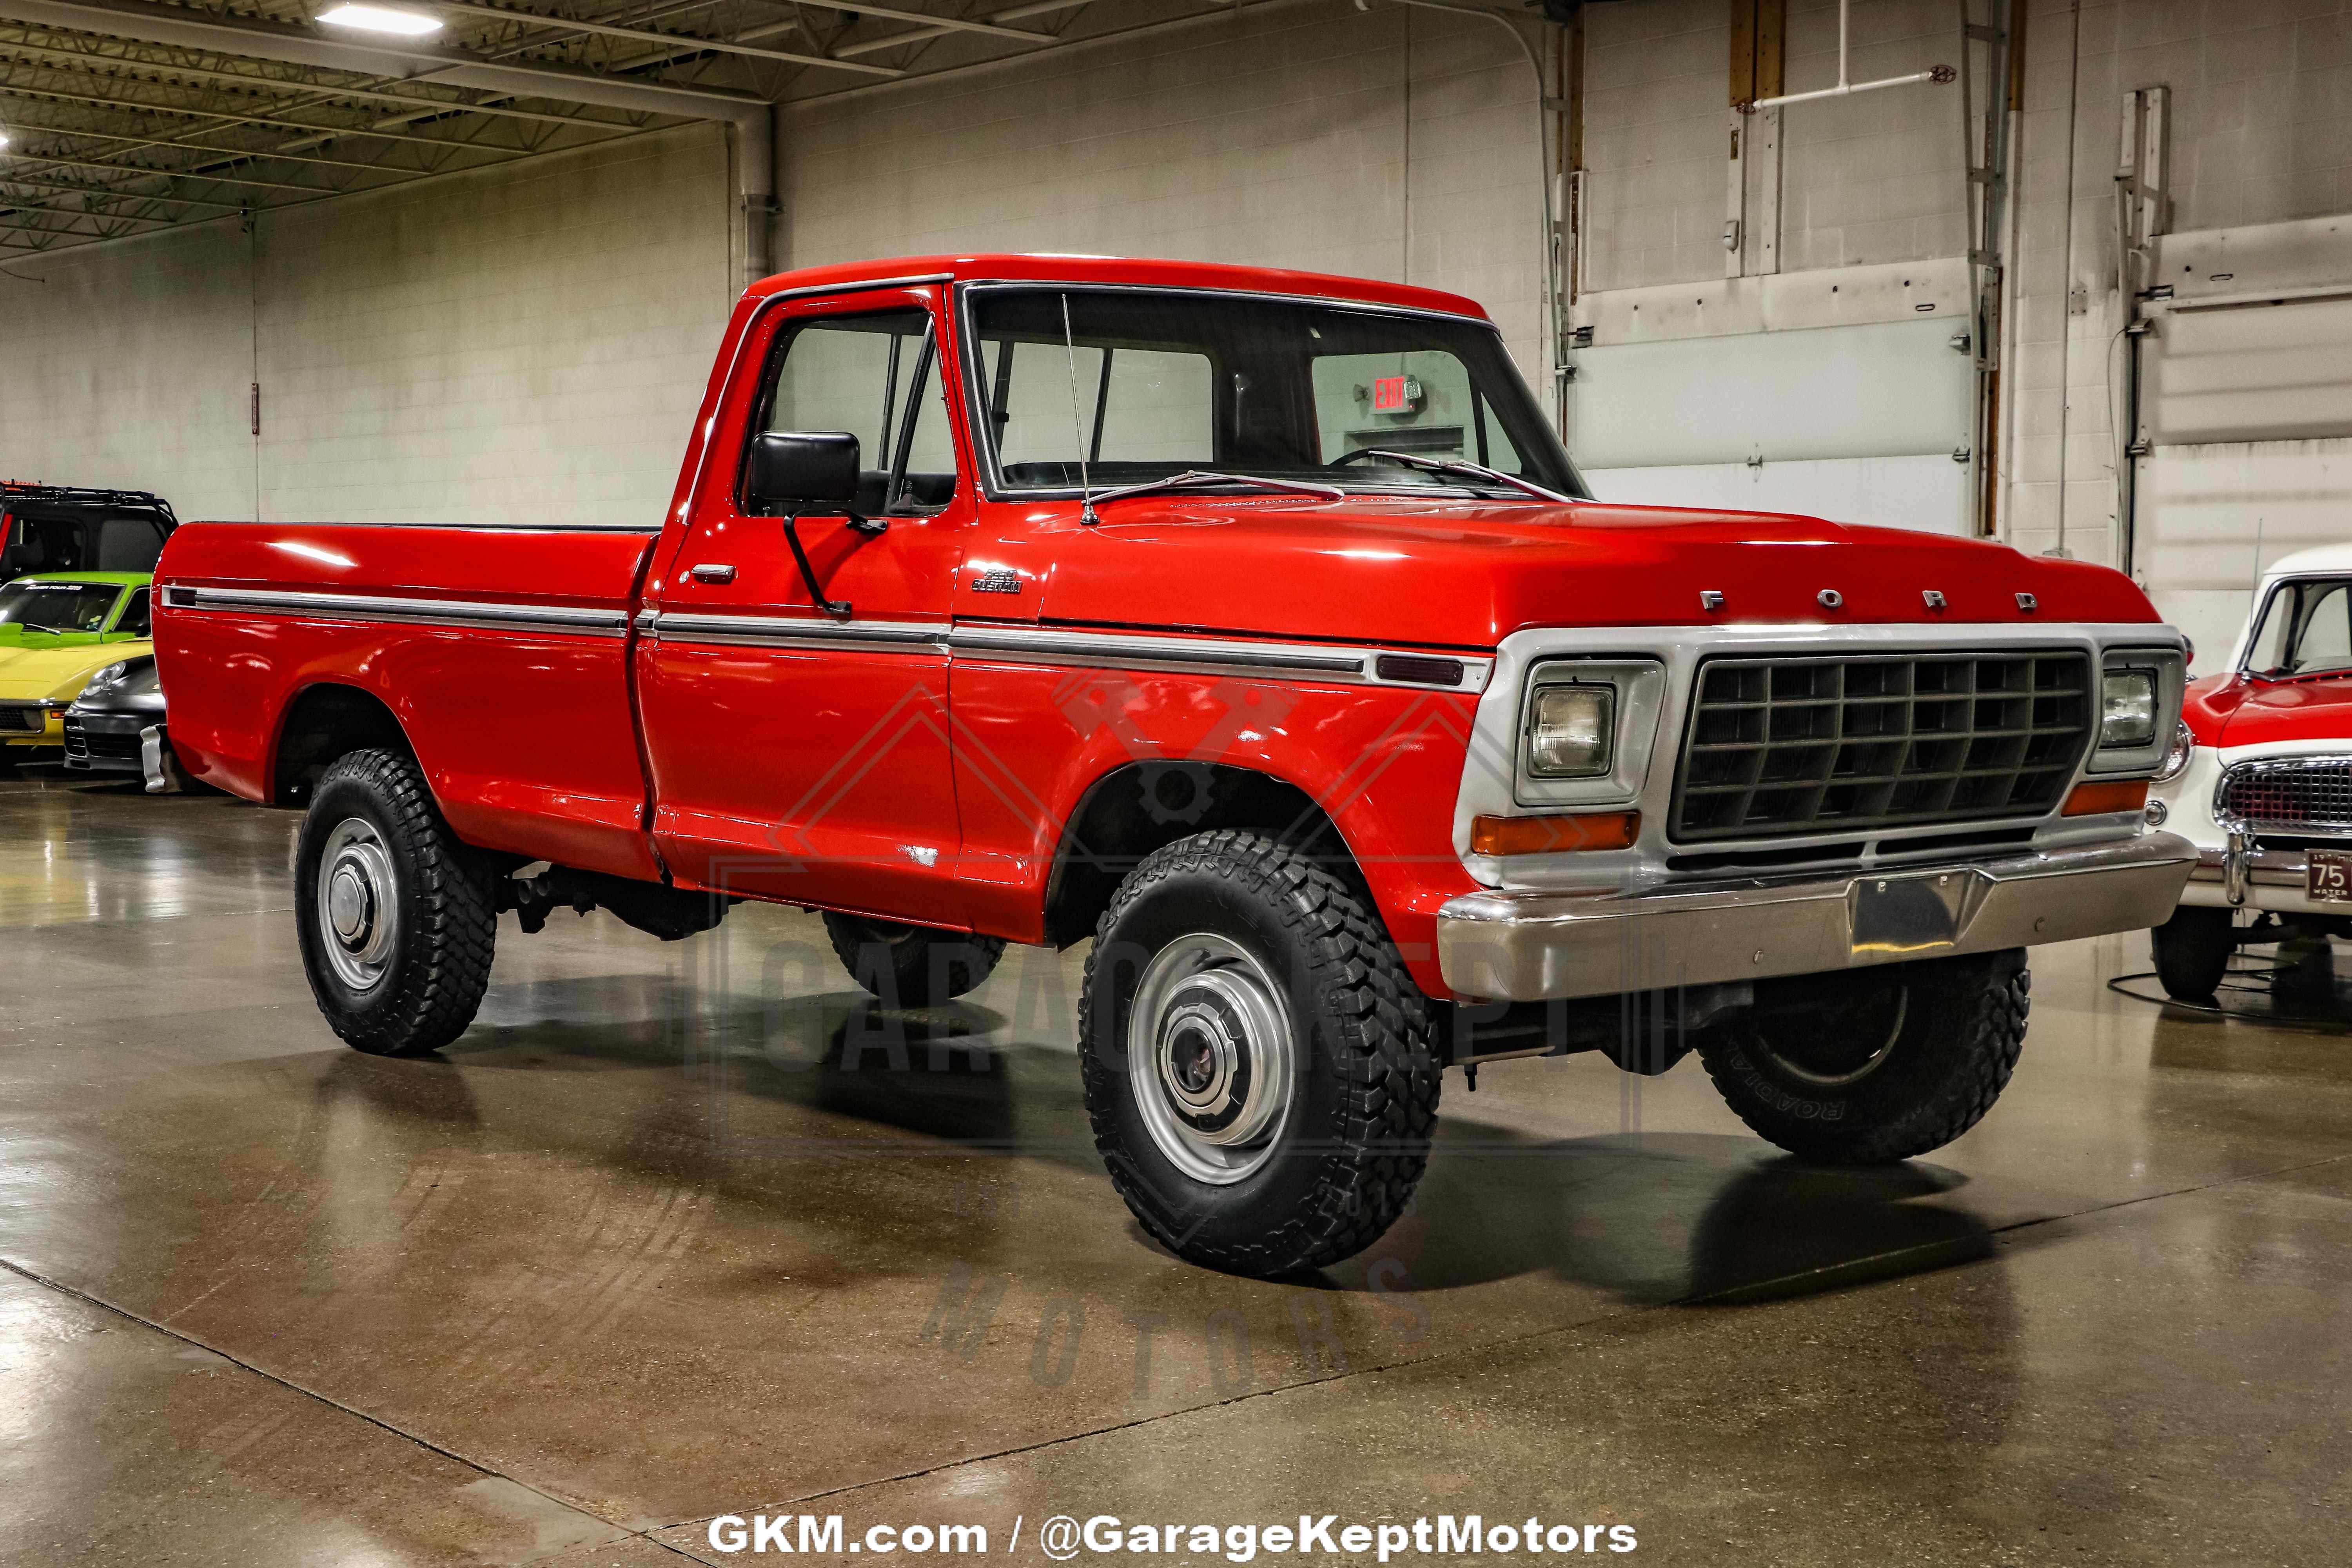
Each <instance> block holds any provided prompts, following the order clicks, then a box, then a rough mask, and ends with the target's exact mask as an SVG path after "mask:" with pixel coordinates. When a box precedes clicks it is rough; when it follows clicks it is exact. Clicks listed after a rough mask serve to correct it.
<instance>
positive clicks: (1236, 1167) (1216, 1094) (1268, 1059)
mask: <svg viewBox="0 0 2352 1568" xmlns="http://www.w3.org/2000/svg"><path fill="white" fill-rule="evenodd" d="M1294 1055H1295V1047H1294V1044H1293V1041H1292V1038H1291V1028H1290V1009H1289V1007H1288V1005H1286V1003H1285V1002H1284V1000H1283V995H1282V988H1281V987H1280V986H1279V985H1276V984H1275V981H1274V976H1273V975H1272V974H1270V973H1267V971H1266V968H1265V964H1264V963H1262V962H1260V961H1259V959H1258V958H1257V956H1256V955H1255V954H1254V953H1252V952H1249V951H1247V950H1246V949H1244V947H1242V946H1241V944H1240V943H1238V942H1232V941H1229V940H1227V939H1226V938H1224V937H1222V936H1214V935H1212V934H1210V933H1209V932H1206V931H1197V932H1193V933H1192V934H1190V935H1186V936H1180V937H1178V938H1177V939H1176V940H1175V941H1173V942H1170V943H1169V944H1168V945H1167V946H1166V947H1164V948H1162V949H1160V952H1159V954H1158V955H1157V956H1156V957H1154V958H1153V959H1152V961H1151V963H1150V965H1149V966H1148V967H1146V968H1145V970H1144V972H1143V976H1142V979H1141V980H1140V981H1139V982H1138V984H1137V985H1136V991H1135V1007H1134V1010H1133V1012H1131V1013H1130V1014H1129V1025H1128V1058H1127V1062H1128V1077H1129V1084H1130V1086H1131V1087H1132V1089H1133V1090H1134V1093H1135V1100H1136V1104H1137V1105H1138V1106H1139V1108H1140V1109H1141V1110H1142V1112H1143V1121H1144V1125H1145V1127H1146V1128H1147V1129H1148V1130H1149V1131H1150V1133H1151V1140H1152V1142H1153V1143H1155V1144H1156V1145H1158V1147H1159V1149H1160V1152H1161V1153H1162V1154H1164V1155H1166V1156H1167V1157H1168V1159H1169V1162H1170V1163H1172V1164H1173V1165H1175V1167H1176V1168H1177V1169H1178V1170H1180V1171H1181V1172H1183V1173H1185V1174H1186V1175H1188V1176H1190V1177H1192V1179H1193V1180H1194V1181H1198V1182H1207V1183H1211V1184H1214V1185H1219V1186H1223V1185H1227V1184H1231V1183H1234V1182H1238V1181H1241V1180H1242V1179H1243V1178H1244V1177H1246V1176H1248V1175H1249V1174H1250V1173H1252V1172H1254V1171H1255V1170H1257V1169H1258V1168H1259V1167H1260V1166H1262V1165H1264V1164H1265V1163H1266V1161H1267V1160H1269V1159H1271V1158H1272V1157H1273V1155H1274V1150H1275V1145H1276V1142H1277V1141H1278V1140H1279V1137H1280V1135H1281V1132H1282V1127H1283V1123H1284V1122H1285V1121H1287V1120H1288V1117H1289V1111H1290V1090H1291V1084H1292V1080H1293V1078H1294V1076H1295V1069H1294V1065H1293V1057H1294Z"/></svg>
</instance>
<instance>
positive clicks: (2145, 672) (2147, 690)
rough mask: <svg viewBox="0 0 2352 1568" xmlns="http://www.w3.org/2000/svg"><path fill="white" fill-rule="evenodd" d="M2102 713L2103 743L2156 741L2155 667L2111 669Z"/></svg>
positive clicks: (2150, 743)
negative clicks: (2153, 668)
mask: <svg viewBox="0 0 2352 1568" xmlns="http://www.w3.org/2000/svg"><path fill="white" fill-rule="evenodd" d="M2104 697H2105V700H2104V702H2103V704H2102V708H2101V711H2100V715H2099V744H2100V745H2102V746H2147V745H2152V744H2154V743H2155V742H2156V671H2154V670H2152V669H2111V670H2108V671H2107V672H2106V680H2105V693H2104Z"/></svg>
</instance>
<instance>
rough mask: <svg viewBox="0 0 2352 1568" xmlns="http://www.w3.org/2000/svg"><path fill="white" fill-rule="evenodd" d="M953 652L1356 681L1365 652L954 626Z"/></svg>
mask: <svg viewBox="0 0 2352 1568" xmlns="http://www.w3.org/2000/svg"><path fill="white" fill-rule="evenodd" d="M948 646H949V647H952V648H954V649H955V650H956V651H957V652H958V653H967V654H973V655H977V656H979V657H981V658H990V659H998V660H1003V661H1007V662H1011V663H1014V664H1076V665H1086V666H1088V667H1090V668H1142V669H1215V670H1227V669H1249V670H1258V671H1262V672H1264V673H1265V674H1268V675H1299V676H1307V677H1313V678H1319V679H1326V680H1328V679H1340V680H1361V679H1364V677H1365V671H1366V670H1367V669H1368V668H1370V663H1371V658H1372V652H1371V650H1370V648H1336V647H1298V646H1297V645H1286V644H1275V643H1251V642H1229V641H1225V640H1223V639H1218V638H1211V637H1118V636H1111V635H1108V634H1104V633H1098V632H1068V631H1059V630H1055V629H1052V628H1049V627H1043V626H957V627H956V628H955V629H954V630H953V631H951V632H950V633H949V634H948Z"/></svg>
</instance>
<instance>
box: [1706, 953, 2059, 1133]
mask: <svg viewBox="0 0 2352 1568" xmlns="http://www.w3.org/2000/svg"><path fill="white" fill-rule="evenodd" d="M2029 985H2030V979H2029V977H2028V975H2027V973H2026V969H2025V952H2024V950H2023V949H2021V948H2018V949H2012V950H2011V951H2010V952H1997V953H1990V954H1985V955H1982V956H1978V957H1969V958H1944V959H1934V960H1929V961H1927V962H1925V963H1898V964H1889V965H1887V966H1885V967H1884V968H1874V969H1863V970H1855V971H1852V972H1849V973H1837V974H1807V975H1799V976H1796V977H1794V978H1792V979H1790V980H1780V981H1766V982H1763V983H1760V984H1758V986H1757V987H1756V1005H1755V1006H1754V1007H1753V1008H1751V1009H1749V1010H1748V1011H1747V1012H1745V1013H1743V1014H1741V1015H1739V1016H1736V1017H1733V1018H1730V1019H1727V1020H1726V1021H1725V1022H1723V1023H1721V1024H1718V1025H1717V1026H1714V1027H1713V1028H1711V1029H1709V1030H1708V1031H1707V1032H1706V1037H1704V1038H1703V1039H1702V1040H1701V1042H1700V1044H1699V1047H1698V1050H1699V1058H1700V1059H1701V1060H1702V1061H1704V1062H1705V1063H1706V1070H1707V1076H1708V1077H1710V1078H1712V1079H1714V1080H1715V1087H1716V1088H1717V1089H1718V1090H1720V1091H1721V1092H1722V1095H1723V1098H1724V1099H1725V1100H1726V1101H1727V1102H1728V1103H1729V1104H1730V1106H1731V1109H1732V1110H1735V1111H1737V1112H1738V1116H1739V1119H1740V1120H1741V1121H1745V1122H1746V1123H1748V1126H1749V1127H1750V1128H1752V1129H1754V1130H1755V1131H1756V1132H1757V1133H1758V1134H1759V1135H1760V1136H1762V1137H1764V1138H1767V1139H1769V1140H1770V1141H1771V1142H1775V1143H1777V1144H1779V1145H1780V1147H1781V1148H1783V1149H1786V1150H1788V1151H1789V1152H1790V1153H1792V1154H1797V1155H1801V1156H1802V1157H1803V1158H1805V1159H1808V1160H1815V1161H1819V1162H1821V1163H1825V1164H1839V1165H1864V1164H1879V1163H1887V1162H1891V1161H1895V1160H1907V1159H1910V1158H1912V1157H1913V1156H1914V1155H1918V1154H1924V1153H1926V1152H1928V1151H1929V1150H1931V1149H1938V1148H1941V1147H1942V1146H1943V1145H1945V1144H1947V1143H1948V1142H1951V1141H1952V1140H1953V1139H1955V1138H1958V1136H1959V1135H1960V1134H1961V1133H1963V1132H1966V1131H1968V1130H1969V1128H1971V1127H1973V1126H1975V1125H1976V1124H1977V1122H1978V1121H1980V1120H1981V1119H1982V1118H1983V1116H1984V1114H1985V1112H1986V1111H1988V1110H1991V1109H1992V1103H1993V1101H1994V1100H1997V1099H1999V1098H2000V1091H2001V1090H2002V1089H2005V1088H2006V1087H2008V1084H2009V1077H2010V1073H2011V1070H2012V1069H2014V1068H2016V1066H2017V1056H2018V1051H2019V1049H2020V1048H2021V1047H2022V1046H2023V1044H2024V1041H2025V1015H2026V1006H2027V1003H2026V992H2027V990H2028V987H2029Z"/></svg>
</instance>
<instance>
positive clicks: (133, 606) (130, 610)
mask: <svg viewBox="0 0 2352 1568" xmlns="http://www.w3.org/2000/svg"><path fill="white" fill-rule="evenodd" d="M114 629H115V630H116V631H118V632H120V633H121V634H122V635H123V636H125V637H153V636H154V635H155V620H154V616H153V615H152V613H151V612H150V610H149V608H148V603H147V590H146V589H144V588H133V589H131V602H130V603H129V604H127V605H123V606H122V618H121V620H118V621H116V622H115V623H114Z"/></svg>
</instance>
